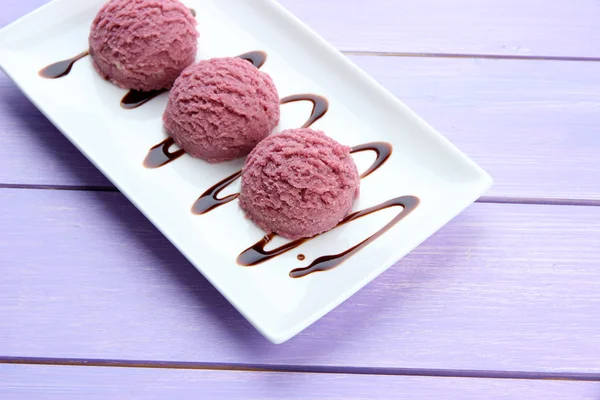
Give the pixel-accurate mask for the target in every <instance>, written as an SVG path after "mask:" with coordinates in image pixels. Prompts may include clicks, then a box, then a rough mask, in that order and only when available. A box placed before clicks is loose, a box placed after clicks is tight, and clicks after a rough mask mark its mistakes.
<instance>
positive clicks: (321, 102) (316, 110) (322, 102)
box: [279, 93, 329, 128]
mask: <svg viewBox="0 0 600 400" xmlns="http://www.w3.org/2000/svg"><path fill="white" fill-rule="evenodd" d="M295 101H310V102H311V103H313V109H312V112H311V114H310V117H309V118H308V120H307V121H306V122H305V123H304V125H302V127H303V128H308V127H309V126H311V125H312V124H314V123H315V122H317V121H318V120H319V119H320V118H321V117H322V116H323V115H325V114H326V113H327V111H328V110H329V101H327V99H326V98H325V97H323V96H319V95H316V94H310V93H305V94H294V95H292V96H287V97H284V98H283V99H281V100H280V101H279V103H280V104H287V103H292V102H295Z"/></svg>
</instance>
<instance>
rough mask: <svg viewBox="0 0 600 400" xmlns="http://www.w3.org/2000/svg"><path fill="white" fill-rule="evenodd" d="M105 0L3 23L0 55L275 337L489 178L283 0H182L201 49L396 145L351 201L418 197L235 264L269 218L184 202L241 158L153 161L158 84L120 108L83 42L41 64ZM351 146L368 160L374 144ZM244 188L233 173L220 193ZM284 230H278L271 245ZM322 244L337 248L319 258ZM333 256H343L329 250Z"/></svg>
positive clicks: (298, 117) (455, 208)
mask: <svg viewBox="0 0 600 400" xmlns="http://www.w3.org/2000/svg"><path fill="white" fill-rule="evenodd" d="M103 2H104V1H103V0H88V1H80V0H55V1H53V2H50V3H49V4H47V5H45V6H44V7H42V8H40V9H38V10H36V11H34V12H32V13H31V14H29V15H27V16H25V17H24V18H22V19H20V20H18V21H16V22H14V23H13V24H11V25H9V26H7V27H5V28H4V29H3V30H2V31H0V66H1V67H2V69H3V70H4V71H5V72H6V73H7V74H8V75H9V76H10V77H11V78H12V79H13V80H14V81H15V82H16V83H17V85H19V87H20V88H21V90H22V91H23V92H24V93H25V94H26V95H27V96H28V97H29V98H30V99H31V101H32V102H33V103H35V105H36V106H37V107H38V108H39V109H40V110H41V111H42V112H43V113H44V114H45V115H46V116H47V117H48V118H49V119H50V120H51V121H52V122H53V123H54V124H55V125H56V126H57V127H58V128H59V129H60V130H61V131H62V132H63V133H64V135H65V136H66V137H67V138H69V140H70V141H71V142H72V143H73V144H74V145H75V146H77V148H79V150H80V151H81V152H82V153H84V154H85V155H86V156H87V157H88V158H89V159H90V160H91V161H92V162H93V163H94V164H95V165H96V166H97V167H98V168H99V169H100V170H101V171H102V172H103V173H104V174H105V175H106V176H107V177H108V178H109V179H110V180H111V181H112V182H113V183H114V184H115V185H116V186H117V187H118V188H119V189H120V190H121V192H123V193H124V194H125V195H126V196H127V197H128V198H129V199H130V200H131V201H132V202H133V204H135V205H136V207H137V208H139V209H140V210H141V211H142V212H143V213H144V214H145V215H146V216H147V217H148V219H150V220H151V221H152V223H153V224H154V225H155V226H156V227H158V229H160V230H161V232H162V233H163V234H164V235H165V236H166V237H167V238H168V239H169V240H170V241H171V242H172V243H173V244H174V245H175V246H176V247H177V248H178V249H179V250H180V251H181V252H182V253H183V254H184V255H185V256H186V257H187V259H188V260H189V261H190V262H191V263H192V264H193V265H194V266H195V267H196V268H198V270H200V272H202V274H203V275H204V276H205V277H206V278H207V279H208V280H210V282H211V283H212V284H213V285H214V286H215V287H216V288H217V289H218V290H219V291H220V292H221V293H222V294H223V295H224V296H225V297H226V298H227V299H228V300H229V301H230V302H231V303H232V304H233V305H234V306H235V307H236V308H237V309H238V310H239V312H240V313H242V314H243V315H244V316H245V317H246V318H247V319H248V320H249V321H250V322H251V323H252V324H253V325H254V326H255V327H256V329H258V330H259V331H260V332H261V333H262V334H263V335H264V336H265V337H266V338H267V339H269V340H270V341H272V342H273V343H281V342H283V341H285V340H287V339H289V338H291V337H292V336H294V335H296V334H297V333H298V332H300V331H301V330H303V329H304V328H306V327H307V326H309V325H310V324H311V323H313V322H314V321H316V320H317V319H319V318H320V317H322V316H323V315H325V314H326V313H327V312H329V311H330V310H331V309H333V308H334V307H336V306H337V305H339V304H340V303H341V302H343V301H344V300H346V299H347V298H348V297H350V296H351V295H352V294H353V293H355V292H356V291H357V290H359V289H360V288H362V287H363V286H364V285H366V284H367V283H368V282H370V281H371V280H372V279H374V278H375V277H377V276H378V275H379V274H381V273H382V272H383V271H385V270H386V269H387V268H389V267H390V266H392V265H393V264H394V263H395V262H396V261H398V260H399V259H400V258H402V257H403V256H404V255H406V254H407V253H408V252H410V251H411V250H412V249H414V248H415V247H416V246H417V245H419V244H420V243H421V242H422V241H424V240H425V239H426V238H428V237H429V236H431V235H432V234H433V233H434V232H436V231H437V230H438V229H439V228H441V227H442V226H443V225H444V224H446V223H447V222H448V221H450V220H451V219H452V218H453V217H454V216H456V215H457V214H458V213H459V212H461V211H462V210H463V209H465V208H466V207H467V206H468V205H469V204H471V203H472V202H473V201H475V200H476V199H477V198H478V197H479V196H480V195H481V194H483V193H484V192H485V191H486V190H487V189H488V188H489V187H490V185H491V183H492V179H491V178H490V176H489V175H487V174H486V173H485V172H484V171H483V170H482V169H481V168H480V167H479V166H477V165H476V164H475V163H474V162H473V161H471V160H470V159H469V158H467V157H466V156H465V155H464V154H463V153H461V152H460V151H459V150H458V149H456V148H455V147H454V146H453V145H452V144H451V143H449V142H448V141H447V140H446V139H445V138H444V137H443V136H441V135H440V134H439V133H438V132H436V131H435V130H434V129H433V128H431V127H430V126H429V125H427V123H425V122H424V121H423V120H422V119H421V118H419V117H418V116H417V115H415V114H414V113H413V112H412V111H411V110H410V109H408V108H407V107H406V106H405V105H404V104H402V103H401V102H400V101H399V100H398V99H396V98H395V97H394V96H392V95H391V94H390V93H389V92H388V91H386V90H385V89H384V88H382V87H381V86H380V85H379V84H378V83H377V82H375V81H374V80H373V79H371V78H370V77H369V76H367V75H366V74H365V73H364V72H363V71H361V70H360V69H359V68H357V67H356V66H355V65H354V64H352V63H351V62H350V61H348V60H347V59H346V58H345V57H344V56H343V55H342V54H340V53H339V52H338V51H337V50H335V49H334V48H333V47H332V46H330V45H329V44H328V43H326V42H325V41H324V40H323V39H322V38H320V37H319V36H318V35H317V34H315V33H314V32H313V31H311V30H310V29H309V28H307V27H306V26H305V25H304V24H303V23H302V22H300V21H299V20H298V19H296V18H295V17H294V16H293V15H291V14H290V13H289V12H287V11H286V10H285V9H284V8H282V7H281V6H280V5H279V4H278V3H277V2H275V1H271V0H253V1H239V0H186V1H184V3H185V4H186V5H187V6H189V7H190V8H193V9H194V10H195V12H196V14H197V17H196V18H197V20H198V29H199V31H200V35H201V36H200V39H199V52H198V56H197V58H198V59H199V60H200V59H206V58H211V57H224V56H236V55H239V54H242V53H247V52H250V51H255V50H260V51H263V52H265V53H266V54H267V59H266V62H265V63H264V65H263V66H262V67H261V69H262V70H263V71H265V72H267V73H269V74H270V75H271V77H272V78H273V80H274V82H275V84H276V85H277V88H278V91H279V94H280V96H281V97H282V98H283V97H287V96H291V95H294V94H302V93H308V94H315V95H319V96H322V97H324V98H326V99H327V100H328V103H329V108H328V110H327V113H326V114H325V115H323V116H322V117H321V118H320V119H318V120H317V121H316V122H314V124H313V127H314V128H315V129H321V130H323V131H325V132H326V133H327V134H328V135H330V136H331V137H333V138H334V139H336V140H338V141H339V142H341V143H344V144H347V145H350V146H356V145H360V144H364V143H368V142H387V143H389V144H390V145H391V146H392V147H393V152H392V154H391V156H390V157H389V158H388V159H387V161H386V162H385V163H384V164H383V165H381V166H380V167H379V168H378V169H377V170H376V171H374V172H373V173H371V174H370V175H368V176H367V177H365V178H364V179H363V180H362V183H361V195H360V198H359V200H358V201H357V202H356V203H355V206H354V209H355V210H363V209H368V208H370V207H374V206H377V205H381V204H383V203H385V202H386V201H388V200H390V199H395V198H398V197H402V196H408V197H403V198H404V199H413V200H414V201H416V200H415V199H416V198H418V205H416V204H415V203H414V201H413V204H412V206H415V205H416V207H414V209H412V210H410V209H404V210H403V208H402V207H388V208H381V210H380V211H377V212H374V213H371V214H369V215H366V216H364V217H363V218H360V219H356V220H353V221H351V222H349V223H346V224H344V225H342V226H339V227H338V228H336V229H334V230H332V231H330V232H328V233H326V234H323V235H321V236H318V237H316V238H313V239H311V240H309V241H306V242H305V243H302V244H300V245H299V246H298V247H295V248H293V249H291V250H289V251H287V252H285V253H283V254H281V255H279V256H277V257H273V258H270V259H268V260H267V261H265V262H263V263H261V264H259V265H255V266H251V267H249V266H242V265H240V264H239V263H238V262H237V261H236V260H237V258H238V255H239V254H240V253H241V252H243V251H244V250H245V249H247V248H249V247H250V246H252V245H253V244H254V243H257V242H259V241H260V240H261V238H263V236H265V234H266V232H263V231H261V230H260V229H259V228H257V227H256V226H254V225H253V224H252V223H251V222H250V221H249V220H247V219H246V218H245V217H244V215H243V213H242V212H241V210H240V208H239V207H238V204H237V200H233V201H231V202H229V203H226V204H222V205H221V206H220V207H217V208H214V209H212V210H211V211H210V212H207V213H205V214H202V215H197V214H194V213H193V212H192V210H191V209H192V205H193V204H194V203H195V202H196V200H197V199H198V197H199V196H200V195H201V194H202V193H204V192H205V191H206V190H207V189H209V188H210V187H212V186H213V185H215V183H217V182H219V181H221V180H222V179H224V178H226V177H228V176H231V175H232V174H234V173H235V172H236V171H238V170H239V169H240V168H241V166H242V165H243V160H238V161H234V162H228V163H224V164H218V165H209V164H207V163H205V162H203V161H201V160H197V159H193V158H191V157H189V156H188V155H183V156H181V157H179V158H178V159H176V160H174V161H172V162H170V163H168V164H166V165H164V166H162V167H160V168H147V167H145V166H144V160H145V158H146V156H147V154H148V151H149V149H150V148H152V147H153V146H155V145H156V144H158V143H160V142H162V141H163V140H165V138H166V134H165V132H164V131H163V127H162V122H161V116H162V113H163V111H164V108H165V105H166V102H167V96H168V95H167V94H166V93H162V94H160V95H159V96H157V97H156V98H154V99H152V100H151V101H149V102H147V103H146V104H143V105H142V106H140V107H137V108H134V109H125V108H123V107H122V106H121V105H120V102H121V99H122V98H123V96H124V95H125V94H126V93H127V91H126V90H124V89H120V88H118V87H116V86H114V85H112V84H110V83H109V82H106V81H104V80H103V79H101V78H100V76H99V75H98V74H97V73H96V72H95V71H94V69H93V67H92V65H91V60H90V57H89V56H88V57H83V58H81V59H80V60H79V61H77V62H76V63H74V65H73V67H72V69H71V70H70V73H69V74H67V75H66V76H63V77H61V78H59V79H44V78H43V77H41V76H40V75H39V74H38V72H39V71H40V69H42V68H43V67H45V66H47V65H49V64H52V63H54V62H57V61H60V60H65V59H68V58H70V57H73V56H75V55H77V54H80V53H81V52H83V51H85V50H86V49H87V37H88V30H89V27H90V24H91V21H92V19H93V18H94V16H95V14H96V12H97V11H98V10H99V9H100V7H101V5H102V3H103ZM311 110H312V104H311V102H308V101H305V102H302V101H298V102H290V103H287V104H282V106H281V122H280V125H279V127H278V128H277V130H282V129H286V128H294V127H299V126H301V125H302V124H304V123H305V122H306V121H307V119H308V117H309V115H310V114H311ZM354 157H355V160H356V162H357V165H358V168H359V171H361V172H363V171H365V170H367V169H368V168H369V166H370V165H371V164H372V163H373V160H374V159H375V152H369V151H364V152H360V153H356V154H355V155H354ZM238 189H239V179H238V180H236V181H234V182H233V183H232V184H231V185H229V186H226V187H225V188H224V189H223V190H222V192H221V193H220V194H219V196H220V198H223V197H226V196H228V195H230V194H233V193H236V192H237V190H238ZM408 211H410V213H409V212H408ZM399 215H401V217H402V218H397V217H398V216H399ZM394 221H396V223H391V222H394ZM384 227H386V228H387V230H385V231H383V230H382V228H384ZM378 232H379V236H377V233H378ZM373 235H375V236H373ZM370 237H372V239H373V240H371V241H370V242H368V243H366V244H365V245H364V246H362V247H360V248H358V249H356V250H357V251H354V252H351V254H346V255H349V256H348V257H345V259H344V260H343V262H341V263H338V261H342V260H341V259H340V257H337V256H335V255H339V254H342V253H344V252H345V251H347V250H348V249H350V248H352V247H354V246H356V245H357V244H359V243H361V242H362V241H364V240H365V239H367V238H370ZM285 243H286V242H285V241H284V240H283V239H281V238H277V237H275V238H274V239H273V240H272V241H271V242H270V243H268V244H267V247H266V250H267V251H268V250H270V249H272V248H276V247H279V246H281V245H284V244H285ZM328 255H332V256H333V257H330V258H327V259H323V258H320V257H322V256H328ZM332 259H333V260H335V262H333V264H339V265H333V264H332V263H330V262H323V260H332ZM315 260H321V261H317V263H316V264H318V267H317V268H316V269H327V268H329V267H332V266H335V268H331V269H329V270H326V271H321V272H318V273H311V274H305V273H301V274H290V272H291V271H292V270H296V271H297V270H299V269H302V268H304V267H307V266H309V265H311V264H315V263H314V262H315ZM298 276H300V277H298Z"/></svg>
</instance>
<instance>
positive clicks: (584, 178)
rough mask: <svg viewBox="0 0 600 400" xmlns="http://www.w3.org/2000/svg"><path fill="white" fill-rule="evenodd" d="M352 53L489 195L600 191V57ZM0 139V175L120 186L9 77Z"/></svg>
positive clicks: (1, 95) (575, 195) (0, 89)
mask: <svg viewBox="0 0 600 400" xmlns="http://www.w3.org/2000/svg"><path fill="white" fill-rule="evenodd" d="M351 59H352V61H354V62H356V63H357V64H358V65H359V66H360V67H362V68H363V69H365V70H366V71H367V72H368V73H370V74H371V75H372V76H373V77H375V78H376V79H377V80H379V81H380V82H381V83H382V84H383V85H384V86H385V87H386V88H388V89H389V90H390V91H391V92H392V93H394V94H395V95H396V96H398V97H399V98H400V99H402V100H403V101H405V102H406V103H407V104H408V105H409V106H410V107H412V108H413V109H414V110H415V111H416V112H417V113H419V114H420V115H421V116H423V117H424V118H425V119H426V120H427V121H429V122H430V123H431V124H432V125H433V126H434V127H436V128H438V129H439V130H440V131H441V132H442V133H443V134H444V135H445V136H447V137H448V138H449V139H450V140H451V141H452V142H453V143H455V144H456V145H457V146H458V147H459V148H460V149H461V150H463V151H464V152H466V153H467V154H468V155H469V156H471V157H472V158H473V159H474V160H475V161H476V162H478V163H479V164H480V165H482V166H483V167H484V168H485V169H486V170H487V171H488V172H489V173H490V174H491V175H492V176H493V177H494V179H495V185H494V186H493V187H492V189H491V191H490V192H489V193H488V195H489V196H498V197H521V198H550V199H552V198H553V199H592V200H599V199H600V185H598V178H597V177H598V176H600V157H598V156H597V155H598V153H600V68H598V64H596V63H586V62H568V63H567V62H547V61H514V60H473V59H428V58H404V57H351ZM0 147H1V148H3V149H4V151H3V159H2V160H1V161H0V165H2V168H0V184H33V185H64V186H84V187H90V186H98V187H112V186H111V184H110V183H109V182H108V181H107V180H106V179H105V178H104V177H103V176H102V174H101V173H100V172H98V171H97V170H96V169H95V168H94V166H93V165H92V164H91V163H89V162H88V161H87V160H85V158H84V157H83V156H82V155H81V154H80V153H79V152H78V151H77V150H76V149H75V148H74V147H73V146H72V145H71V144H69V143H68V141H67V140H66V139H65V138H64V137H63V136H62V135H61V134H60V133H59V132H58V131H57V130H56V129H55V128H54V127H53V126H52V125H51V124H50V122H48V120H47V119H46V118H45V117H44V116H42V114H41V113H40V112H39V111H37V109H36V108H35V107H34V106H33V105H32V104H31V103H30V102H29V101H28V100H27V99H26V98H25V96H24V95H23V94H21V93H20V92H19V91H18V89H17V88H16V87H15V86H14V85H13V84H12V83H10V82H8V80H7V78H6V77H3V78H1V79H0ZM140 168H141V166H140Z"/></svg>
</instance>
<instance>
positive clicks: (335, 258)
mask: <svg viewBox="0 0 600 400" xmlns="http://www.w3.org/2000/svg"><path fill="white" fill-rule="evenodd" d="M418 205H419V199H418V198H417V197H415V196H401V197H396V198H394V199H391V200H388V201H386V202H383V203H381V204H379V205H376V206H373V207H370V208H366V209H364V210H361V211H357V212H354V213H352V214H350V215H348V216H347V217H346V218H344V219H343V220H342V222H340V223H339V224H338V225H337V226H336V228H337V227H339V226H341V225H344V224H347V223H349V222H352V221H354V220H356V219H359V218H362V217H365V216H367V215H369V214H373V213H375V212H377V211H381V210H384V209H386V208H390V207H395V206H398V207H402V210H401V211H400V212H399V213H398V215H396V217H394V218H393V219H392V220H391V221H390V222H388V223H387V224H386V225H385V226H384V227H383V228H381V229H380V230H378V231H377V232H376V233H374V234H373V235H371V236H369V237H368V238H366V239H365V240H363V241H362V242H360V243H358V244H357V245H355V246H353V247H351V248H349V249H348V250H346V251H344V252H342V253H339V254H333V255H327V256H322V257H319V258H317V259H316V260H314V261H313V262H312V263H311V264H310V265H309V266H308V267H304V268H296V269H294V270H292V271H291V272H290V277H292V278H301V277H303V276H306V275H309V274H311V273H313V272H317V271H326V270H329V269H332V268H335V267H337V266H338V265H339V264H341V263H342V262H344V261H345V260H347V259H348V258H350V257H351V256H352V255H354V254H355V253H356V252H357V251H359V250H360V249H362V248H363V247H365V246H366V245H368V244H369V243H371V242H372V241H374V240H375V239H377V238H378V237H379V236H381V235H383V234H384V233H385V232H387V231H388V230H389V229H390V228H391V227H392V226H394V225H395V224H396V223H398V221H400V220H401V219H403V218H404V217H406V216H407V215H408V214H410V213H411V212H412V211H413V210H414V209H415V208H417V206H418ZM334 229H335V228H334ZM275 236H276V235H275V234H274V233H269V234H268V235H266V236H265V237H263V238H262V239H261V240H260V241H259V242H257V243H255V244H254V245H253V246H250V247H249V248H247V249H246V250H244V251H243V252H242V253H241V254H240V255H239V256H238V258H237V263H238V264H240V265H242V266H245V267H250V266H254V265H257V264H260V263H263V262H265V261H268V260H270V259H272V258H273V257H277V256H278V255H281V254H283V253H286V252H288V251H290V250H292V249H295V248H296V247H298V246H300V245H302V244H303V243H305V242H307V241H308V240H311V239H312V238H302V239H296V240H293V241H291V242H289V243H286V244H284V245H282V246H279V247H276V248H274V249H272V250H265V247H266V246H267V244H268V243H269V242H270V241H271V240H273V238H274V237H275Z"/></svg>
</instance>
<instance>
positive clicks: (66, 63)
mask: <svg viewBox="0 0 600 400" xmlns="http://www.w3.org/2000/svg"><path fill="white" fill-rule="evenodd" d="M89 54H90V52H89V51H87V50H86V51H84V52H83V53H79V54H77V55H76V56H75V57H72V58H69V59H67V60H62V61H58V62H55V63H53V64H50V65H48V66H47V67H44V68H42V69H41V70H40V72H38V74H39V75H40V76H41V77H42V78H46V79H56V78H61V77H63V76H66V75H69V72H71V68H73V64H75V63H76V62H77V61H79V60H81V59H82V58H83V57H85V56H88V55H89Z"/></svg>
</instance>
